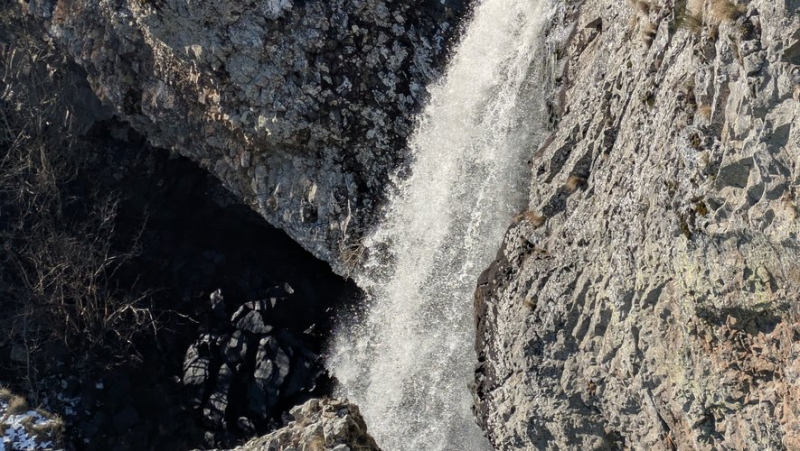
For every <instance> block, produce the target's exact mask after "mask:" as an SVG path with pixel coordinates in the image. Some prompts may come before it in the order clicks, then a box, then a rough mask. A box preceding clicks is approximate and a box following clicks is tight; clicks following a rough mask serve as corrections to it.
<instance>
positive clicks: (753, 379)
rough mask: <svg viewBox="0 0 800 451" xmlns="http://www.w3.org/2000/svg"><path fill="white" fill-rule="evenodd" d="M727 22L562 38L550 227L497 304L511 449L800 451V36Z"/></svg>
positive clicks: (484, 348)
mask: <svg viewBox="0 0 800 451" xmlns="http://www.w3.org/2000/svg"><path fill="white" fill-rule="evenodd" d="M636 3H638V4H639V5H638V6H637V5H636ZM721 3H724V2H720V1H713V2H705V3H704V2H689V4H692V5H698V4H699V5H700V11H695V12H693V13H698V14H702V15H703V17H704V19H703V24H702V25H701V26H700V27H699V29H697V30H693V29H691V28H690V27H687V26H684V25H680V24H679V23H678V22H677V21H678V20H682V19H681V17H685V16H684V14H683V11H681V10H680V8H685V7H686V2H674V3H673V2H671V1H666V2H665V1H661V0H656V1H648V2H623V1H616V0H599V1H595V2H566V3H565V6H566V7H565V8H564V9H563V10H562V11H561V15H560V16H559V17H558V18H557V20H554V21H553V27H552V29H551V32H550V33H549V36H550V39H553V40H555V42H560V44H554V46H555V47H556V48H557V51H556V55H557V58H558V61H557V64H558V65H559V66H560V67H562V68H564V70H563V73H562V74H560V75H557V79H558V80H559V81H560V82H561V83H562V86H561V89H560V91H559V92H557V93H556V94H555V95H554V96H553V97H554V105H555V106H556V108H554V111H555V112H556V113H557V115H558V117H557V120H556V121H554V123H557V124H558V126H557V128H556V129H555V130H554V133H553V136H552V138H551V140H549V141H548V142H547V143H546V144H545V145H544V146H542V148H540V149H539V150H538V151H537V152H536V153H535V154H534V155H533V156H532V160H531V166H532V169H533V173H532V175H533V180H532V183H531V197H530V210H531V211H532V212H534V213H536V214H537V215H541V217H542V220H541V221H530V220H528V219H525V216H524V215H521V217H520V220H519V221H518V222H517V223H515V224H513V225H512V226H511V228H510V229H509V230H508V233H507V235H506V237H505V241H504V244H503V248H502V249H501V250H500V252H499V253H498V255H497V260H496V261H495V262H494V263H493V264H492V265H491V267H490V268H488V269H487V271H486V272H484V274H483V276H482V277H481V280H480V281H479V283H478V289H477V291H476V295H475V306H476V323H477V340H476V348H477V351H478V355H479V361H480V364H479V366H478V367H477V368H476V385H475V396H476V409H477V414H478V417H479V419H480V421H481V422H482V424H483V426H484V427H485V429H486V430H487V432H488V435H489V437H490V439H491V441H492V443H493V445H494V446H495V448H496V449H498V450H507V449H614V448H619V449H622V448H630V449H700V450H711V449H798V447H800V428H798V424H800V423H799V422H798V418H800V358H798V357H800V355H798V353H799V352H800V348H798V346H797V336H798V334H799V333H800V322H798V318H799V314H800V303H799V301H798V297H797V293H798V292H800V277H798V275H799V274H800V255H799V254H798V253H797V250H798V249H800V242H799V241H798V232H800V222H798V217H797V215H798V208H799V207H800V202H798V198H797V194H798V192H797V183H798V180H799V177H800V173H798V161H800V160H798V158H800V128H798V126H797V124H798V123H800V121H798V114H800V103H799V102H798V98H799V97H800V84H799V83H798V81H797V78H796V77H795V76H794V75H793V74H794V71H796V70H797V67H796V66H794V64H793V63H792V61H793V58H792V57H787V56H786V55H787V52H788V53H790V54H792V52H793V50H792V49H796V47H797V42H798V35H797V34H796V33H794V31H795V30H799V29H800V16H798V14H797V10H796V8H797V2H794V3H792V2H775V1H771V0H752V1H749V2H739V3H740V4H741V5H740V9H738V10H736V7H735V5H734V7H733V8H734V10H732V11H733V14H731V17H721V16H720V13H718V12H716V11H717V9H715V8H718V7H719V6H720V5H719V4H721ZM642 4H644V6H642ZM791 5H794V6H791ZM723 6H724V5H723ZM598 18H601V19H602V21H601V22H602V24H603V25H602V28H601V29H600V31H599V32H598V29H597V28H596V27H592V26H591V25H592V24H596V23H598V22H597V19H598ZM650 23H652V24H654V25H653V26H650V25H648V24H650ZM559 27H562V28H559ZM586 27H590V28H586ZM653 27H654V29H655V31H650V30H652V29H653ZM564 28H566V29H567V30H571V33H567V34H563V35H561V36H569V38H568V39H567V40H566V41H564V40H561V41H559V35H558V33H559V32H560V30H563V29H564ZM575 178H578V179H580V180H582V181H585V183H583V184H581V185H580V186H579V185H577V184H575V183H573V182H574V180H575Z"/></svg>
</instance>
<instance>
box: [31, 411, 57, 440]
mask: <svg viewBox="0 0 800 451" xmlns="http://www.w3.org/2000/svg"><path fill="white" fill-rule="evenodd" d="M36 412H38V413H39V415H41V416H43V417H45V418H47V420H48V421H47V422H46V423H41V424H34V425H31V426H30V427H29V428H27V429H28V431H29V432H30V433H31V434H33V435H34V436H35V437H36V438H37V439H38V441H39V442H40V443H41V442H47V441H53V442H55V443H61V442H62V440H63V439H64V421H63V420H62V419H61V417H59V416H57V415H53V414H51V413H49V412H45V411H42V410H40V409H36Z"/></svg>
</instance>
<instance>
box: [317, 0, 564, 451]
mask: <svg viewBox="0 0 800 451" xmlns="http://www.w3.org/2000/svg"><path fill="white" fill-rule="evenodd" d="M548 1H549V0H484V1H483V2H481V3H480V4H479V5H477V6H476V8H475V10H474V12H473V17H472V21H471V23H470V24H469V26H468V28H467V29H466V30H465V33H464V35H463V37H462V40H461V43H460V44H459V46H458V47H457V48H456V50H455V54H454V57H453V60H452V61H451V63H450V66H449V68H448V71H447V73H446V76H445V77H444V78H443V79H442V81H441V82H440V83H438V84H437V85H435V86H433V87H432V88H431V91H430V93H431V98H430V101H429V104H428V105H427V106H426V108H425V109H424V111H423V112H422V113H421V115H420V117H419V118H418V121H417V128H416V130H415V133H414V135H413V136H412V138H411V139H410V141H409V146H410V149H409V150H410V153H411V156H412V163H411V166H410V169H411V175H410V176H409V177H407V178H405V179H403V180H397V181H396V185H397V190H396V192H395V193H394V194H393V195H392V196H391V199H390V201H389V204H388V208H387V212H386V217H385V219H384V220H383V221H382V223H381V224H380V225H379V226H378V227H377V230H375V231H374V233H373V234H371V235H370V236H369V237H368V238H367V239H366V241H365V243H364V245H365V247H366V249H367V250H368V255H369V257H368V258H367V259H366V260H367V261H366V263H365V264H364V267H363V268H362V271H361V275H360V276H358V277H357V278H356V281H357V283H358V284H359V285H360V286H361V287H362V288H364V290H365V291H366V292H367V293H368V299H367V301H366V309H365V312H364V313H363V314H362V315H361V316H360V317H358V318H356V319H355V320H353V321H350V322H349V324H345V325H343V326H341V327H340V328H339V329H338V330H337V331H336V332H335V334H334V339H333V342H332V344H331V349H330V352H329V356H328V366H329V368H330V370H331V371H332V372H333V374H334V375H335V376H336V377H337V379H338V380H339V384H340V386H339V391H340V394H341V395H344V396H346V397H348V398H349V399H350V400H352V401H354V402H356V403H357V404H358V405H359V406H360V408H361V411H362V413H363V415H364V417H365V419H366V421H367V424H368V426H369V430H370V433H371V434H372V435H373V436H374V437H375V439H376V440H377V441H378V444H379V445H380V446H381V447H382V448H383V449H385V450H387V451H397V450H415V451H417V450H422V451H432V450H458V451H468V450H485V449H489V448H490V446H489V444H488V442H487V440H486V439H485V438H484V437H483V434H482V431H481V430H480V428H479V427H478V426H477V425H476V424H475V420H474V418H473V415H472V411H471V405H472V397H471V395H470V392H469V388H468V384H469V383H470V382H471V380H472V377H473V370H474V364H475V363H476V356H475V351H474V348H473V344H474V341H475V330H474V325H473V312H472V297H473V292H474V290H475V284H476V281H477V279H478V276H479V274H480V272H481V271H482V270H483V269H484V268H485V267H486V266H488V264H489V263H490V262H491V260H492V258H493V257H494V254H495V253H496V251H497V249H498V248H499V247H500V244H501V241H502V237H503V233H504V232H505V230H506V228H507V227H508V225H509V223H510V221H511V219H512V217H513V216H514V214H516V213H517V212H519V211H520V210H521V209H522V208H523V207H524V206H525V205H526V201H527V195H528V183H529V172H530V168H528V166H527V165H526V159H527V158H530V156H531V154H532V152H533V151H534V150H535V148H536V143H537V142H538V140H539V139H541V135H542V131H543V126H542V125H541V124H543V123H544V108H543V103H544V99H543V98H544V95H543V94H542V91H543V88H542V85H543V84H544V83H543V82H542V80H543V79H544V78H546V75H545V71H544V67H543V66H544V65H545V63H544V61H545V55H544V51H543V49H544V47H545V45H544V43H543V42H542V41H543V36H542V28H543V25H544V23H545V22H546V21H547V18H548V17H549V15H550V14H549V3H547V2H548Z"/></svg>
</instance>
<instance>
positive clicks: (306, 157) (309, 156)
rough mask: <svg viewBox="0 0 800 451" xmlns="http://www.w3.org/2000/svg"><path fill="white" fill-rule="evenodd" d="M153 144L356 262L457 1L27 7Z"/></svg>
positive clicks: (343, 266) (460, 7)
mask: <svg viewBox="0 0 800 451" xmlns="http://www.w3.org/2000/svg"><path fill="white" fill-rule="evenodd" d="M24 4H25V6H26V8H27V10H28V12H29V13H31V14H33V15H36V16H38V17H40V18H41V19H42V20H43V22H44V23H45V25H46V26H47V28H48V32H49V34H50V36H51V37H52V38H53V39H55V41H56V42H57V43H58V44H59V45H60V46H61V47H62V48H64V49H66V51H67V53H68V54H69V55H70V56H71V57H72V58H73V59H74V61H75V62H76V63H77V64H78V65H80V66H81V67H82V68H83V69H85V70H86V72H87V73H88V79H89V82H90V84H91V86H92V88H93V90H94V91H95V93H96V94H97V95H98V96H99V97H100V99H101V100H103V102H104V103H105V104H107V105H110V106H112V107H113V109H114V111H115V113H116V115H117V116H118V117H120V118H122V119H123V120H125V121H127V122H129V123H130V124H131V125H132V126H133V127H134V128H135V129H136V130H137V131H138V132H139V133H141V134H143V135H145V136H147V139H148V140H149V142H150V144H152V145H154V146H156V147H161V148H169V149H173V150H175V151H177V152H179V153H180V154H182V155H184V156H187V157H189V158H190V159H192V160H193V161H195V162H197V163H199V164H200V165H201V166H202V167H204V168H206V169H208V170H209V171H210V172H212V173H213V174H215V175H216V176H217V177H219V178H220V179H221V180H223V181H224V182H225V184H226V186H227V187H228V188H229V189H230V190H231V191H233V192H234V193H236V195H237V196H238V197H239V198H241V199H242V200H243V201H244V202H245V203H247V204H248V205H250V206H252V207H253V208H254V209H255V210H257V211H258V212H259V213H261V214H262V215H263V216H264V217H265V218H266V219H267V220H268V221H269V222H270V223H272V224H273V225H275V226H277V227H279V228H282V229H283V230H285V231H286V232H287V233H288V234H289V235H290V236H292V237H293V238H294V239H295V240H296V241H297V242H299V243H301V244H302V245H303V246H304V247H305V248H306V249H308V250H310V251H311V252H312V253H313V254H315V255H316V256H317V257H319V258H321V259H323V260H326V261H328V262H330V263H331V264H332V265H333V266H334V269H336V270H337V271H338V272H340V273H346V272H348V271H349V270H350V269H351V268H352V267H354V265H355V264H356V263H357V261H358V259H359V257H360V251H361V249H360V245H359V241H360V238H361V237H362V234H363V233H364V231H365V229H366V228H367V227H368V226H369V225H371V224H372V223H373V221H374V218H375V215H376V214H377V209H378V206H379V203H380V200H381V199H382V198H383V196H384V188H385V186H386V185H387V181H388V179H389V176H390V175H391V174H392V173H394V172H395V171H396V170H398V169H399V168H401V167H402V163H403V160H404V152H403V149H404V145H405V138H406V137H407V136H408V134H409V133H410V131H411V130H412V128H413V120H414V112H416V111H417V110H418V109H419V108H420V106H421V105H422V103H423V101H424V99H425V97H426V91H425V86H426V85H427V84H428V83H430V82H431V81H433V80H435V79H436V78H437V77H438V75H439V70H440V68H441V66H442V64H443V63H444V60H445V56H446V50H447V48H448V42H449V41H450V40H451V38H452V37H453V36H454V34H455V32H456V30H457V29H458V25H459V20H460V17H461V16H463V12H464V11H465V9H466V7H465V5H464V2H463V1H462V0H447V1H439V0H426V1H421V2H418V4H411V2H390V1H381V0H367V1H362V0H337V1H332V2H328V1H294V0H265V1H259V2H251V1H246V0H235V1H226V2H222V3H221V2H217V1H199V2H196V1H192V2H185V1H177V0H114V1H112V2H105V1H103V2H101V1H98V0H73V1H70V0H59V1H55V0H30V1H27V2H25V3H24Z"/></svg>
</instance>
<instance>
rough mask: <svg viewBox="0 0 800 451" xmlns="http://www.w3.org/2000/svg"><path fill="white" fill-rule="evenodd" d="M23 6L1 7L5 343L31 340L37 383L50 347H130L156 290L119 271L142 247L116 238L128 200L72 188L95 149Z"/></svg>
mask: <svg viewBox="0 0 800 451" xmlns="http://www.w3.org/2000/svg"><path fill="white" fill-rule="evenodd" d="M14 8H15V6H4V7H2V8H0V246H2V248H3V252H2V254H0V308H2V309H3V312H4V315H3V318H2V319H0V331H2V334H0V345H4V346H8V347H20V346H21V347H24V349H25V354H26V356H27V362H25V363H24V365H25V366H27V368H28V371H29V374H28V382H29V384H33V383H34V379H35V377H36V370H35V367H36V362H35V360H36V357H37V355H38V353H40V352H42V351H44V350H46V349H47V348H48V347H49V346H52V345H54V344H59V345H60V346H61V347H62V349H65V350H67V351H68V352H70V353H71V354H72V355H74V356H75V357H76V358H80V359H83V360H88V359H91V356H92V355H93V354H94V352H96V351H99V350H100V349H101V348H102V349H105V350H106V351H110V352H114V353H116V354H119V355H122V354H125V353H128V351H129V350H130V349H132V344H133V340H134V339H135V338H136V337H137V336H138V335H140V334H142V333H147V332H151V331H154V328H155V327H156V320H155V318H154V317H153V314H152V313H151V310H150V309H149V308H148V305H147V302H148V293H137V291H136V290H133V289H132V287H130V286H128V287H123V286H119V284H118V282H117V279H116V278H115V276H116V275H117V273H118V271H120V269H121V268H123V267H124V265H125V264H126V263H127V262H129V261H130V260H131V259H132V258H134V257H135V256H136V255H137V253H138V251H139V247H138V238H137V237H134V238H133V239H132V240H131V241H132V242H131V243H129V245H126V246H124V247H123V248H120V247H119V245H118V244H115V243H119V241H120V240H117V239H115V238H116V227H115V226H116V221H117V214H118V211H119V203H118V199H117V198H116V197H115V196H114V194H113V193H102V192H99V191H98V190H96V189H90V192H87V193H83V194H81V195H77V194H75V193H74V191H75V190H74V189H73V190H70V186H74V185H76V184H79V180H78V175H79V174H80V173H81V171H82V170H84V169H85V167H86V164H87V162H88V158H89V156H90V155H91V154H92V152H90V151H87V149H86V147H85V146H86V144H85V142H84V141H82V140H81V138H80V137H79V136H77V132H76V131H75V130H76V122H75V121H74V119H73V118H74V114H73V111H72V110H71V106H70V105H69V104H68V103H67V102H65V101H64V100H63V99H64V92H65V89H66V87H65V86H64V84H65V83H63V81H62V80H61V79H60V78H59V71H58V70H57V69H58V68H59V67H64V66H65V62H64V61H63V59H60V58H63V57H60V56H58V54H57V52H55V51H54V48H53V47H52V46H51V45H50V44H49V43H47V42H46V41H45V40H43V39H42V38H41V36H42V35H44V33H43V32H41V31H40V30H39V31H38V32H37V31H35V30H32V29H31V27H32V26H33V25H31V24H29V23H28V22H26V21H25V20H24V19H23V18H22V17H21V16H19V15H17V14H15V12H14V11H13V9H14ZM116 354H115V355H116ZM125 357H127V356H125Z"/></svg>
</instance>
